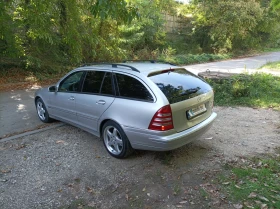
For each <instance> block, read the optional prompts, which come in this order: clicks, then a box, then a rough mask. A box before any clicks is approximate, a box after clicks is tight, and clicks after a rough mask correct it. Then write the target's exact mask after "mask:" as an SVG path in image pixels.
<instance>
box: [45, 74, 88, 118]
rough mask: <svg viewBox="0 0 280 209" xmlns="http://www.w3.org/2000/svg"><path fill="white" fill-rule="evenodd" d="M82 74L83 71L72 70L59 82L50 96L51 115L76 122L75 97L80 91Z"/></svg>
mask: <svg viewBox="0 0 280 209" xmlns="http://www.w3.org/2000/svg"><path fill="white" fill-rule="evenodd" d="M83 74H84V72H83V71H78V72H74V73H72V74H70V75H69V76H67V77H66V78H65V79H64V80H62V81H61V82H60V84H59V86H58V90H57V92H54V93H53V94H52V95H51V97H50V105H49V109H50V114H51V115H54V116H55V117H57V118H58V119H61V120H64V121H66V122H70V123H76V122H77V115H76V109H75V108H76V107H75V106H76V104H75V103H76V97H77V95H78V94H79V93H80V91H81V81H82V78H83Z"/></svg>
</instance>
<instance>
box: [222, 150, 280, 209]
mask: <svg viewBox="0 0 280 209" xmlns="http://www.w3.org/2000/svg"><path fill="white" fill-rule="evenodd" d="M279 175H280V157H279V155H278V157H269V158H266V159H258V158H255V159H251V160H248V161H246V162H245V163H243V164H241V165H233V166H232V167H231V173H230V174H229V175H227V176H223V178H221V180H220V183H221V185H223V186H224V189H225V190H226V191H227V192H228V194H229V197H230V198H231V199H232V200H233V201H239V203H241V204H243V205H244V206H246V208H280V178H279ZM265 206H267V207H265Z"/></svg>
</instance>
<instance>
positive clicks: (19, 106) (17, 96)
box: [0, 89, 42, 137]
mask: <svg viewBox="0 0 280 209" xmlns="http://www.w3.org/2000/svg"><path fill="white" fill-rule="evenodd" d="M34 91H35V90H32V89H26V90H20V91H10V92H4V93H3V92H1V93H0V137H3V135H7V134H12V133H15V132H22V131H25V130H31V129H34V128H35V127H36V126H39V125H42V123H41V121H40V120H39V119H38V117H37V115H36V111H35V105H34Z"/></svg>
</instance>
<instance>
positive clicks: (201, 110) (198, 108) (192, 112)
mask: <svg viewBox="0 0 280 209" xmlns="http://www.w3.org/2000/svg"><path fill="white" fill-rule="evenodd" d="M206 111H207V109H206V107H205V104H202V105H199V106H196V107H194V108H192V109H190V110H188V111H187V118H188V119H192V118H194V117H196V116H198V115H200V114H202V113H204V112H206Z"/></svg>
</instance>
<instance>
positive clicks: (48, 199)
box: [0, 107, 280, 209]
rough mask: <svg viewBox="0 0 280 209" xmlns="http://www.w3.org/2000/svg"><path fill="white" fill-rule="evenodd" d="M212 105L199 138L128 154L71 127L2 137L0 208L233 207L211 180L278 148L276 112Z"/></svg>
mask: <svg viewBox="0 0 280 209" xmlns="http://www.w3.org/2000/svg"><path fill="white" fill-rule="evenodd" d="M215 111H216V112H217V113H218V117H217V120H216V121H215V123H214V126H213V128H212V129H211V130H210V131H209V132H207V133H206V134H205V135H204V136H203V137H201V138H200V139H199V140H198V141H195V142H193V143H192V144H190V145H187V146H184V147H182V148H180V149H177V150H174V151H172V152H148V151H138V152H136V153H135V154H134V155H133V156H132V157H130V158H129V159H127V160H117V159H114V158H112V157H110V156H109V155H108V154H107V152H106V151H105V148H104V147H103V144H102V142H101V141H100V140H99V139H97V138H96V137H93V136H92V135H90V134H88V133H86V132H84V131H81V130H80V129H77V128H74V127H71V126H68V125H66V126H63V127H59V128H56V129H52V130H51V131H45V132H41V133H37V134H34V135H30V136H26V137H22V138H19V139H15V140H11V141H8V142H5V143H0V208H5V209H17V208H21V209H25V208H26V209H27V208H28V209H30V208H60V207H61V208H68V206H69V208H86V207H87V208H101V209H103V208H104V209H105V208H106V209H107V208H163V209H164V208H166V209H167V208H178V207H182V208H209V207H210V208H233V205H232V204H233V203H232V202H230V201H229V199H228V197H227V194H224V193H222V191H221V190H220V188H219V185H218V186H217V185H215V184H214V183H213V182H215V181H216V178H218V177H219V175H220V174H221V172H222V171H223V169H224V168H223V165H224V164H225V163H226V162H228V161H235V160H237V161H238V160H240V159H241V158H245V157H246V156H253V155H256V154H260V153H267V152H273V151H274V148H275V147H277V146H278V147H279V146H280V140H279V139H280V112H275V111H273V110H265V109H259V110H257V109H252V108H240V107H238V108H223V107H217V108H215ZM205 191H209V194H210V195H209V194H208V193H206V192H205Z"/></svg>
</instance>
